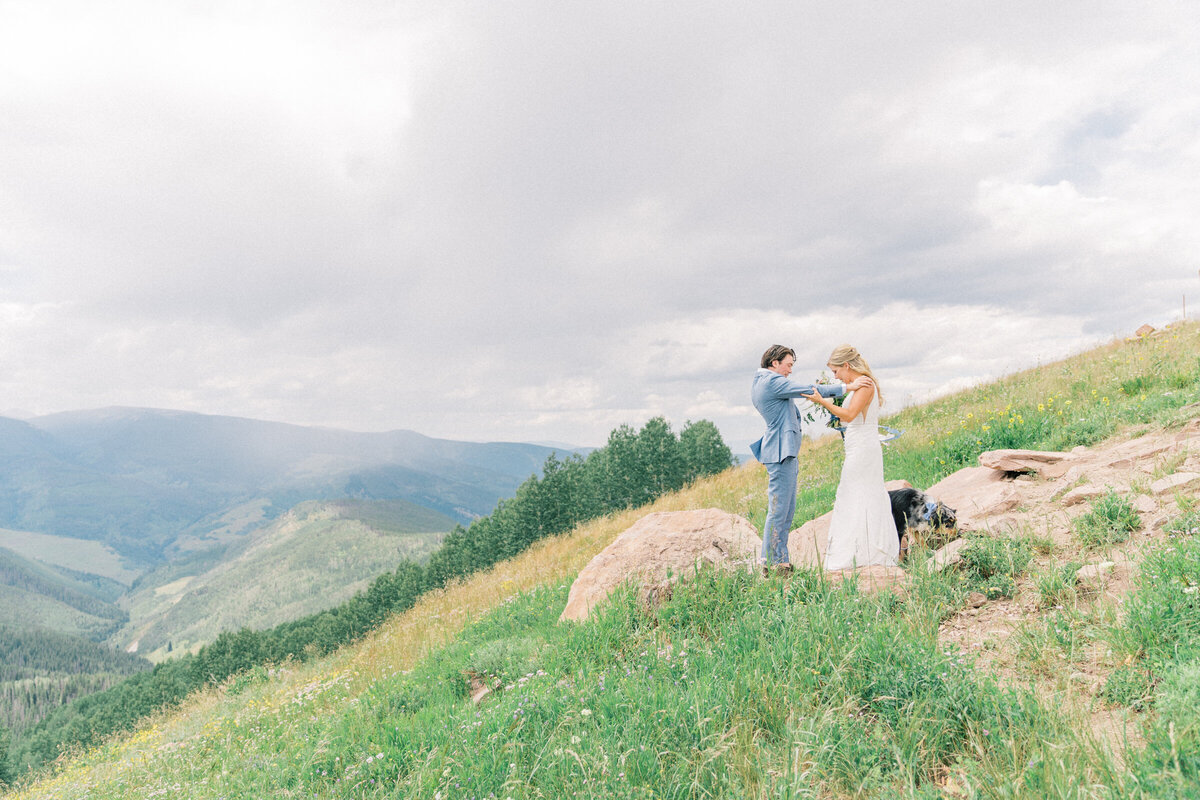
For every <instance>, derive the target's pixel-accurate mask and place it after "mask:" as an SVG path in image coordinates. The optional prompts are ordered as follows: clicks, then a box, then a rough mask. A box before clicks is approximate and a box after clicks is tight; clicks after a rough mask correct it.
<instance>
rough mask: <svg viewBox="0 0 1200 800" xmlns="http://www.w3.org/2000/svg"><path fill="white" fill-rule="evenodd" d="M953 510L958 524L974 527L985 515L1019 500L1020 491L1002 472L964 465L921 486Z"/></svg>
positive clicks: (1008, 506)
mask: <svg viewBox="0 0 1200 800" xmlns="http://www.w3.org/2000/svg"><path fill="white" fill-rule="evenodd" d="M925 494H927V495H930V496H932V497H936V498H937V499H938V500H940V501H942V502H943V503H945V504H946V505H948V506H950V507H951V508H953V509H954V510H955V513H956V514H957V515H958V527H959V528H961V529H964V530H978V529H980V528H981V527H984V523H985V522H986V520H987V519H988V518H989V517H994V516H996V515H997V514H1003V513H1004V512H1005V511H1009V510H1011V509H1014V508H1016V507H1017V506H1019V505H1020V504H1021V495H1020V493H1019V492H1018V491H1017V490H1016V489H1015V488H1014V487H1013V482H1012V481H1010V480H1008V479H1007V478H1006V477H1005V473H1004V472H1001V471H999V470H994V469H988V468H987V467H966V468H964V469H960V470H959V471H958V472H955V473H954V474H952V475H947V476H946V477H945V478H943V479H942V480H940V481H938V482H937V483H935V484H934V485H933V486H930V487H929V488H928V489H926V490H925Z"/></svg>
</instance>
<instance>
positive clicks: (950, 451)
mask: <svg viewBox="0 0 1200 800" xmlns="http://www.w3.org/2000/svg"><path fill="white" fill-rule="evenodd" d="M1198 353H1200V326H1196V325H1181V326H1176V327H1174V328H1172V329H1170V330H1168V331H1166V332H1164V333H1162V334H1160V335H1157V336H1154V337H1151V338H1148V339H1145V340H1127V341H1121V342H1115V343H1113V344H1112V345H1110V346H1107V347H1104V348H1100V349H1097V350H1095V351H1091V352H1089V353H1085V354H1082V355H1080V356H1077V357H1074V358H1071V359H1068V360H1065V361H1063V362H1059V363H1055V364H1049V365H1045V366H1042V367H1040V368H1038V369H1036V370H1031V371H1028V372H1025V373H1022V374H1020V375H1015V376H1011V377H1009V378H1006V379H1005V380H1002V381H999V382H997V383H995V384H991V385H988V386H984V387H979V388H978V389H975V390H971V391H967V392H963V393H960V394H957V395H955V396H952V397H948V398H944V399H941V400H939V401H937V402H934V403H930V404H927V405H925V406H922V407H920V408H914V409H909V410H906V411H903V412H901V413H900V414H898V415H896V416H894V417H892V418H890V420H889V424H891V425H893V426H895V427H898V428H902V429H904V430H905V435H904V436H903V437H901V439H899V440H897V441H896V442H895V443H894V444H893V445H892V446H891V447H890V448H889V449H888V450H887V452H886V455H885V469H886V471H887V474H888V477H889V478H894V477H903V478H906V479H908V480H910V481H912V482H913V483H914V484H915V485H918V486H928V485H930V484H932V483H933V482H935V481H936V480H937V479H939V478H940V477H942V476H944V475H946V474H949V473H950V472H952V471H954V470H956V469H958V468H959V467H961V466H964V465H969V464H973V463H974V462H975V460H976V458H977V457H978V454H979V453H980V452H982V451H984V450H988V449H994V448H998V447H1008V446H1018V447H1034V448H1052V447H1053V448H1059V449H1070V448H1071V447H1075V446H1078V445H1094V444H1097V443H1100V442H1103V441H1104V440H1105V439H1107V438H1109V437H1111V436H1122V437H1133V436H1138V435H1144V434H1147V433H1153V432H1154V431H1156V430H1161V429H1167V430H1171V429H1174V428H1177V427H1178V426H1180V425H1181V424H1182V423H1184V422H1185V421H1187V420H1189V419H1192V418H1194V417H1196V416H1200V406H1197V405H1196V404H1197V402H1198V401H1200V358H1198V356H1197V354H1198ZM885 388H886V387H885ZM837 445H838V442H837V440H836V439H834V440H832V441H831V440H825V441H822V442H820V443H818V444H817V445H816V446H813V447H810V448H807V449H806V451H805V452H804V468H803V470H802V486H801V492H800V499H799V509H798V514H797V520H796V524H797V525H799V524H800V523H802V522H803V521H804V520H805V519H808V518H811V517H813V516H815V515H817V514H820V513H823V512H825V511H827V510H828V509H829V508H830V507H831V505H832V498H833V491H834V486H835V482H836V476H837V471H838V468H839V466H840V460H841V459H840V448H839V447H838V446H837ZM1168 466H1169V465H1168ZM1175 466H1176V467H1177V466H1178V465H1175ZM1155 468H1156V469H1160V470H1163V469H1167V467H1160V466H1159V465H1155ZM764 487H765V476H764V473H763V471H762V469H761V468H760V467H758V466H757V465H747V466H744V467H741V468H737V469H734V470H730V471H728V472H726V473H723V474H722V475H719V476H717V477H714V478H711V479H707V480H703V481H700V482H698V483H696V484H695V485H693V486H691V487H690V488H688V489H685V490H684V491H682V492H679V493H676V494H674V495H670V496H667V497H664V498H662V499H660V500H658V501H657V502H655V503H653V504H652V505H650V506H648V507H644V508H641V509H636V510H632V511H628V512H623V513H619V514H614V515H611V516H609V517H605V518H603V519H601V520H597V521H595V522H592V523H589V524H585V525H582V526H580V527H578V528H577V529H575V530H574V531H573V532H571V533H569V534H566V535H563V536H558V537H553V538H551V539H547V540H543V541H540V542H538V543H536V544H534V545H533V546H532V547H530V548H529V549H528V550H527V551H526V552H524V553H523V554H521V555H520V556H518V557H516V558H514V559H512V560H510V561H508V562H505V563H502V564H499V565H497V566H496V567H494V568H493V569H490V570H488V571H487V572H484V573H481V574H478V575H476V576H474V577H472V578H471V579H469V580H467V581H465V582H462V583H458V584H454V585H451V586H449V587H448V588H446V589H445V590H442V591H438V592H435V593H433V594H431V595H429V596H427V597H425V598H423V599H422V600H421V601H420V602H419V603H418V604H417V605H416V606H414V607H413V608H412V609H411V610H409V611H408V612H405V613H404V614H401V615H398V616H397V617H395V618H393V619H392V620H391V621H390V622H389V623H387V624H385V625H384V626H383V627H382V628H380V629H379V630H378V631H377V632H376V633H375V634H374V635H373V636H371V637H369V638H368V639H367V640H366V641H364V642H362V643H361V644H358V645H355V646H353V647H349V648H346V649H345V650H343V651H341V652H339V653H337V654H335V655H333V656H331V657H329V658H327V659H323V660H320V661H313V662H309V663H307V664H304V665H302V666H295V665H282V666H280V667H277V668H273V669H270V670H268V669H257V670H254V671H251V672H250V673H246V674H244V675H242V676H239V677H236V678H234V679H232V680H231V681H230V682H229V683H228V684H226V685H225V686H224V687H221V688H220V689H218V690H212V691H208V692H204V693H201V694H199V695H197V696H195V697H194V698H193V699H192V700H191V701H190V702H189V703H188V704H187V705H186V707H185V708H184V709H182V710H181V711H180V712H178V713H174V714H171V715H169V716H163V717H161V718H159V719H157V720H153V721H152V722H151V723H149V724H147V725H146V726H145V727H144V728H143V729H141V730H140V731H139V732H138V733H136V734H134V735H132V736H128V737H120V738H117V739H115V740H113V741H112V742H110V743H109V744H107V745H105V746H103V747H100V748H97V749H96V750H94V751H91V752H88V753H81V754H79V755H78V756H77V757H75V758H74V759H71V760H70V761H68V762H66V763H64V764H63V765H62V767H61V769H60V771H59V772H58V773H57V774H56V775H54V776H53V777H49V778H46V779H44V780H42V781H40V782H37V783H33V784H31V785H28V786H25V787H22V788H20V789H19V790H17V791H16V792H14V793H13V796H14V797H16V798H35V797H36V798H42V797H46V798H49V797H54V798H83V797H87V798H91V799H92V800H95V799H96V798H125V797H132V796H139V797H152V796H168V795H172V794H174V795H182V796H188V797H194V798H218V797H221V798H231V797H288V796H291V797H301V796H303V797H318V798H324V797H414V798H415V797H421V798H428V797H440V798H472V797H478V798H484V797H513V798H532V797H554V798H557V797H614V798H660V797H679V798H701V797H705V798H707V797H727V798H745V797H753V798H759V797H761V798H774V797H850V796H865V797H886V798H891V797H896V796H901V797H918V798H936V797H963V798H968V797H1023V798H1024V797H1028V798H1044V797H1072V798H1090V797H1097V798H1099V797H1147V798H1149V797H1194V796H1197V795H1198V794H1200V718H1198V717H1197V711H1196V709H1197V708H1198V707H1200V702H1198V701H1200V698H1196V697H1195V687H1196V686H1197V685H1200V680H1197V679H1198V678H1200V651H1198V650H1197V643H1198V642H1200V602H1198V601H1197V600H1196V599H1195V598H1196V597H1197V596H1198V595H1197V594H1196V591H1195V587H1196V586H1197V585H1200V545H1197V541H1198V540H1197V533H1200V516H1198V510H1200V500H1198V499H1197V496H1196V492H1195V490H1194V489H1192V490H1189V491H1185V492H1181V493H1179V495H1178V497H1177V499H1176V500H1175V501H1174V506H1173V510H1172V514H1171V520H1170V521H1169V522H1167V523H1166V524H1165V525H1164V526H1163V527H1162V529H1161V535H1158V536H1156V537H1155V538H1153V539H1150V540H1149V541H1151V542H1152V543H1151V544H1150V545H1147V546H1145V548H1144V550H1139V551H1137V555H1138V557H1139V558H1140V559H1142V560H1143V563H1144V564H1145V567H1144V568H1143V569H1142V570H1141V571H1140V572H1139V573H1138V574H1137V578H1136V580H1135V582H1134V584H1133V585H1132V586H1131V587H1130V589H1131V591H1130V592H1129V593H1128V594H1127V595H1125V596H1122V597H1120V598H1108V597H1106V596H1104V595H1100V596H1096V595H1088V594H1086V593H1084V592H1082V591H1076V589H1075V587H1074V584H1073V583H1072V581H1071V579H1070V576H1071V575H1073V574H1074V572H1073V571H1072V569H1071V565H1072V563H1074V565H1075V567H1077V566H1078V563H1077V562H1075V559H1077V558H1078V556H1079V555H1080V553H1081V552H1084V553H1088V554H1090V555H1093V556H1096V557H1103V556H1104V555H1105V554H1106V553H1107V552H1108V550H1106V549H1105V546H1104V545H1102V544H1089V543H1087V542H1086V541H1083V540H1081V541H1077V542H1075V543H1074V544H1073V545H1071V546H1070V547H1067V548H1061V549H1060V548H1058V547H1057V546H1055V545H1053V543H1049V544H1048V542H1047V540H1046V539H1045V538H1044V537H1039V536H1038V534H1037V532H1036V531H1015V532H1010V533H1009V534H1007V535H1003V536H1000V537H998V538H997V541H998V542H999V545H996V546H992V545H987V546H982V545H980V546H978V551H977V555H976V556H974V557H972V558H971V559H969V560H968V566H967V567H966V569H965V571H964V572H961V573H959V572H944V573H935V574H927V573H925V572H923V571H920V570H915V569H914V570H911V573H912V574H913V575H914V578H915V580H914V585H913V587H912V590H911V591H910V592H909V594H908V596H907V597H905V598H903V599H898V598H895V597H893V596H892V595H883V596H879V597H864V596H861V595H859V594H857V593H856V592H855V591H854V590H853V588H852V587H847V588H843V589H838V590H833V589H831V588H830V587H829V586H828V584H826V583H825V582H824V581H822V580H820V578H819V576H818V575H814V574H808V573H803V572H802V573H799V574H798V575H797V576H796V577H794V578H793V579H792V580H791V581H790V582H783V581H780V580H778V579H771V580H766V581H764V580H761V579H752V578H750V577H748V576H742V575H730V576H715V575H710V576H703V577H702V578H701V579H700V580H698V581H696V582H695V583H693V584H692V585H691V587H690V588H684V589H681V590H679V591H677V592H676V593H675V596H674V598H672V599H671V600H670V601H669V602H667V603H666V604H664V605H662V606H660V607H659V608H657V609H655V610H653V611H648V610H646V609H643V608H642V607H640V606H639V604H638V603H637V602H636V600H635V598H634V597H633V596H631V595H628V594H627V595H623V596H619V597H616V598H614V600H613V602H612V603H611V604H610V605H609V606H608V607H607V610H606V612H605V613H603V614H602V615H601V616H600V618H598V619H596V620H595V621H593V622H589V623H587V624H585V625H560V624H558V623H557V622H556V620H557V616H558V614H559V612H560V611H561V609H562V607H563V604H564V603H565V599H566V590H567V587H568V586H569V584H570V581H571V580H572V579H573V578H574V576H575V575H576V574H577V573H578V571H579V570H580V569H581V568H582V567H583V566H584V565H585V564H586V563H587V561H588V560H590V559H591V557H592V556H594V555H595V554H596V553H597V552H599V550H600V549H602V548H603V547H604V546H606V545H607V544H608V543H610V542H611V541H612V540H613V539H614V538H615V537H616V536H617V535H619V533H620V532H621V531H623V530H624V529H626V528H627V527H629V526H630V525H631V524H632V523H633V522H635V521H636V520H637V519H639V518H640V517H641V516H642V515H644V514H645V513H647V512H649V511H659V510H680V509H688V508H702V507H718V508H723V509H725V510H728V511H730V512H733V513H738V514H741V515H743V516H746V517H747V518H748V519H750V520H751V521H752V522H753V523H754V524H756V525H761V523H762V520H763V516H764V513H765V497H764ZM1133 491H1134V493H1136V492H1138V491H1141V489H1138V488H1135V489H1134V490H1133ZM1094 513H1095V514H1096V515H1097V516H1098V517H1099V518H1101V519H1103V518H1104V515H1105V506H1104V505H1103V504H1102V503H1097V506H1096V508H1095V509H1094ZM972 547H973V548H976V547H977V546H976V545H972ZM997 548H999V549H997ZM1014 553H1021V554H1025V555H1028V556H1029V558H1028V559H1026V558H1024V557H1022V558H1017V557H1015V556H1013V555H1012V554H1014ZM1002 556H1003V557H1002ZM916 557H917V558H918V559H919V558H920V557H921V554H919V553H918V554H916ZM989 557H990V558H989ZM989 560H990V562H992V566H991V567H989V566H988V562H989ZM1001 562H1003V563H1001ZM1018 562H1021V566H1020V567H1018V566H1016V565H1017V564H1018ZM997 564H1000V566H996V565H997ZM1005 565H1007V566H1005ZM988 570H991V573H990V574H992V575H995V574H1005V575H1008V577H1010V578H1011V579H1012V580H1013V581H1014V582H1015V584H1016V587H1017V588H1016V591H1018V592H1019V593H1021V595H1022V596H1023V597H1028V598H1030V602H1029V603H1026V604H1014V605H1013V606H1012V607H1013V608H1014V613H1017V612H1018V611H1019V612H1020V613H1023V614H1026V616H1024V617H1023V618H1022V619H1021V620H1018V621H1017V624H1019V626H1020V627H1019V630H1018V633H1017V634H1014V635H1015V636H1016V637H1017V640H1018V641H1027V642H1029V646H1028V647H1026V648H1024V649H1020V650H1019V652H1017V654H1016V655H1015V656H1014V658H1013V660H1012V661H1011V662H1010V663H1006V664H1005V671H1004V672H1003V673H1001V672H993V671H992V669H991V668H990V667H989V666H988V661H987V659H986V658H985V656H986V655H987V652H986V650H982V651H972V652H964V651H958V650H955V649H948V648H946V647H945V646H943V645H942V644H941V643H940V641H939V628H940V626H941V625H942V624H943V623H944V622H945V621H947V620H948V619H950V618H951V617H954V616H956V615H957V614H959V612H960V611H961V609H962V604H963V599H964V596H965V593H966V591H967V589H968V588H969V586H970V585H971V584H970V581H971V580H974V579H976V578H979V577H980V576H982V575H983V574H984V572H985V571H988ZM1005 570H1007V572H1005ZM1118 599H1119V600H1120V601H1121V602H1117V600H1118ZM1085 659H1086V660H1089V662H1090V663H1091V665H1092V666H1094V667H1095V668H1096V669H1097V670H1098V671H1100V672H1102V673H1103V674H1105V675H1106V676H1107V683H1106V684H1105V686H1104V689H1103V691H1100V692H1098V693H1095V694H1092V693H1087V692H1081V691H1079V690H1077V689H1073V688H1072V686H1073V682H1072V681H1071V680H1068V679H1065V678H1063V679H1062V680H1060V681H1059V680H1050V679H1048V673H1050V674H1053V673H1057V672H1061V671H1063V670H1066V671H1069V670H1071V669H1073V668H1074V666H1075V665H1078V664H1081V663H1082V662H1083V660H1085ZM472 675H475V676H481V677H483V678H485V679H486V680H488V681H497V682H498V684H499V686H500V689H499V690H498V691H497V692H496V693H494V695H493V696H492V697H490V698H488V699H486V700H485V701H484V702H483V703H481V704H480V705H478V706H475V705H473V704H472V703H471V702H470V701H469V700H468V699H467V698H466V694H467V690H468V686H469V684H468V679H469V676H472ZM1147 675H1150V676H1154V677H1153V680H1152V681H1147V680H1145V676H1147ZM1060 677H1061V676H1060ZM1100 712H1104V713H1105V714H1108V715H1109V716H1110V717H1112V716H1118V717H1120V718H1121V719H1125V720H1128V721H1129V727H1128V728H1126V733H1125V735H1124V736H1123V737H1117V739H1116V744H1114V739H1113V738H1111V737H1104V736H1102V735H1100V733H1099V732H1098V730H1097V726H1096V714H1097V713H1100Z"/></svg>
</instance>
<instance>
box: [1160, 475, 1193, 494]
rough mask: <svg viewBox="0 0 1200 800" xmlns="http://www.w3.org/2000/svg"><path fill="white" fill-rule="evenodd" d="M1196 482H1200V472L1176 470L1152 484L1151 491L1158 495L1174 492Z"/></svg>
mask: <svg viewBox="0 0 1200 800" xmlns="http://www.w3.org/2000/svg"><path fill="white" fill-rule="evenodd" d="M1195 483H1200V473H1196V472H1176V473H1175V474H1174V475H1168V476H1167V477H1165V478H1160V479H1159V480H1156V481H1155V482H1154V483H1152V484H1150V491H1151V492H1152V493H1153V494H1157V495H1164V494H1172V493H1174V492H1177V491H1179V490H1180V489H1183V488H1186V487H1188V486H1191V485H1193V484H1195Z"/></svg>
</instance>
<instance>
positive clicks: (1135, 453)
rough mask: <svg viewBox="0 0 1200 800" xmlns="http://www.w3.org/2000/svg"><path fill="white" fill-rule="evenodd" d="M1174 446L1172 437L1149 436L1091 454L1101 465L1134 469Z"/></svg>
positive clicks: (1092, 458)
mask: <svg viewBox="0 0 1200 800" xmlns="http://www.w3.org/2000/svg"><path fill="white" fill-rule="evenodd" d="M1174 447H1175V442H1174V441H1172V440H1170V439H1162V438H1158V437H1154V436H1147V437H1143V438H1140V439H1130V440H1129V441H1128V442H1125V443H1124V444H1120V445H1117V446H1116V447H1114V448H1112V449H1111V450H1097V451H1096V452H1095V454H1094V455H1093V456H1091V460H1092V461H1098V462H1099V465H1100V466H1105V467H1108V468H1110V469H1133V468H1134V467H1135V466H1137V465H1138V464H1139V463H1141V462H1143V461H1144V460H1145V459H1148V458H1153V457H1154V456H1156V455H1159V454H1160V453H1163V452H1166V451H1167V450H1170V449H1172V448H1174Z"/></svg>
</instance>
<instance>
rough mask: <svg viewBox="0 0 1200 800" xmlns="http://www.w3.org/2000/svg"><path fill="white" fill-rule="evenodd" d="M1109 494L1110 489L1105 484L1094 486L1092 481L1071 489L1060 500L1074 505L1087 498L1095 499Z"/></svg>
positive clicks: (1067, 504)
mask: <svg viewBox="0 0 1200 800" xmlns="http://www.w3.org/2000/svg"><path fill="white" fill-rule="evenodd" d="M1106 494H1108V489H1106V488H1104V487H1103V486H1093V485H1091V484H1090V483H1088V484H1084V485H1083V486H1076V487H1075V488H1074V489H1072V490H1071V491H1069V492H1067V493H1066V494H1064V495H1063V496H1062V498H1061V499H1060V500H1059V502H1060V503H1062V504H1063V505H1064V506H1074V505H1078V504H1079V503H1082V502H1083V501H1085V500H1095V499H1096V498H1097V497H1103V496H1104V495H1106Z"/></svg>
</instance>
